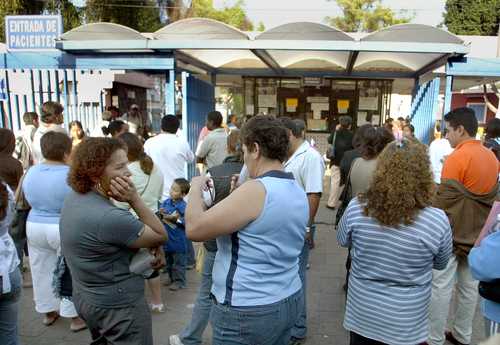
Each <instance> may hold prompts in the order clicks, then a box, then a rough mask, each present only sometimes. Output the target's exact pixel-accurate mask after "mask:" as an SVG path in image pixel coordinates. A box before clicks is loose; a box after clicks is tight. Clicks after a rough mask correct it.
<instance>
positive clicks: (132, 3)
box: [84, 0, 163, 32]
mask: <svg viewBox="0 0 500 345" xmlns="http://www.w3.org/2000/svg"><path fill="white" fill-rule="evenodd" d="M84 14H85V21H86V22H87V23H94V22H109V23H115V24H121V25H125V26H128V27H129V28H132V29H135V30H137V31H139V32H154V31H156V30H158V29H159V28H161V27H162V26H163V24H162V23H161V20H160V7H159V6H158V2H157V1H154V0H87V3H86V5H85V10H84Z"/></svg>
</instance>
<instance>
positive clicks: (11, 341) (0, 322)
mask: <svg viewBox="0 0 500 345" xmlns="http://www.w3.org/2000/svg"><path fill="white" fill-rule="evenodd" d="M21 281H22V278H21V271H20V270H19V268H17V269H16V270H15V271H14V272H12V273H11V274H10V284H11V291H10V292H9V293H6V294H3V293H2V278H1V277H0V343H2V345H18V344H19V337H18V329H17V315H18V311H19V300H20V297H21V284H22V282H21Z"/></svg>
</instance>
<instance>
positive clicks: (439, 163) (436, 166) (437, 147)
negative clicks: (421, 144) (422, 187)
mask: <svg viewBox="0 0 500 345" xmlns="http://www.w3.org/2000/svg"><path fill="white" fill-rule="evenodd" d="M452 152H453V148H452V147H451V145H450V142H449V141H448V139H436V140H434V141H433V142H432V143H431V144H430V145H429V156H430V159H431V167H432V173H433V175H434V182H436V183H437V184H440V183H441V172H442V171H443V163H444V161H445V159H446V157H447V156H449V155H450V154H451V153H452Z"/></svg>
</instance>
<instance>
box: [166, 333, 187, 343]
mask: <svg viewBox="0 0 500 345" xmlns="http://www.w3.org/2000/svg"><path fill="white" fill-rule="evenodd" d="M168 341H169V343H170V345H184V344H183V343H182V341H181V338H179V335H177V334H174V335H171V336H170V337H169V338H168Z"/></svg>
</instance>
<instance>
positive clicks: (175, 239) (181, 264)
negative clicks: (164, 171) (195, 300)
mask: <svg viewBox="0 0 500 345" xmlns="http://www.w3.org/2000/svg"><path fill="white" fill-rule="evenodd" d="M189 187H190V186H189V182H188V181H187V180H186V179H183V178H178V179H175V180H174V183H172V187H170V198H167V199H166V200H165V201H164V202H163V203H162V205H161V207H160V217H161V219H162V221H163V223H164V226H165V230H166V231H167V233H168V241H167V243H165V244H164V247H163V249H164V250H165V258H166V261H167V266H166V270H167V273H168V276H169V278H170V282H169V284H167V285H170V290H171V291H176V290H179V289H183V288H185V287H186V233H185V228H184V212H185V211H186V202H185V201H184V197H185V196H186V195H187V194H188V192H189Z"/></svg>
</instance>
